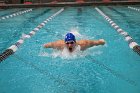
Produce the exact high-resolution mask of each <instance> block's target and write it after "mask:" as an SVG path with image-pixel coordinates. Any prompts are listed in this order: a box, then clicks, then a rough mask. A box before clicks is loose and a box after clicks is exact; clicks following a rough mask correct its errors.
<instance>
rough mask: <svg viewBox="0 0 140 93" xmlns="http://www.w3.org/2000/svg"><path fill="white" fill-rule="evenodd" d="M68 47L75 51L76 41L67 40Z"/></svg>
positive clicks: (70, 50)
mask: <svg viewBox="0 0 140 93" xmlns="http://www.w3.org/2000/svg"><path fill="white" fill-rule="evenodd" d="M65 44H66V47H67V49H68V50H69V52H73V51H74V48H75V46H76V42H74V41H67V42H65Z"/></svg>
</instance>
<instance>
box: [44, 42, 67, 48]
mask: <svg viewBox="0 0 140 93" xmlns="http://www.w3.org/2000/svg"><path fill="white" fill-rule="evenodd" d="M63 43H64V41H63V40H59V41H56V42H50V43H47V44H44V47H45V48H54V49H61V48H62V47H63Z"/></svg>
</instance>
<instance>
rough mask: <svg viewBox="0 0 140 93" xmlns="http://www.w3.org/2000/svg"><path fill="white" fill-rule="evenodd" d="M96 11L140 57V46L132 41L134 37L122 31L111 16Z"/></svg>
mask: <svg viewBox="0 0 140 93" xmlns="http://www.w3.org/2000/svg"><path fill="white" fill-rule="evenodd" d="M95 9H96V10H97V11H98V12H99V14H101V15H102V16H103V17H104V19H106V20H107V22H108V23H109V24H110V25H111V27H113V28H114V29H115V30H116V31H117V32H118V33H119V34H120V35H122V36H123V37H124V38H125V40H126V41H127V42H128V44H129V47H130V48H131V49H133V51H134V52H137V53H138V55H139V56H140V46H139V45H138V44H137V43H136V42H135V41H134V40H133V39H132V37H131V36H130V35H129V34H128V33H127V32H126V31H124V30H123V29H121V28H120V27H119V26H118V25H117V24H116V23H115V22H114V21H113V20H112V19H111V18H110V17H109V16H107V15H106V14H105V13H103V12H102V11H101V10H100V9H99V8H97V7H95Z"/></svg>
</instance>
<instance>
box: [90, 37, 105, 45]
mask: <svg viewBox="0 0 140 93" xmlns="http://www.w3.org/2000/svg"><path fill="white" fill-rule="evenodd" d="M104 44H105V40H104V39H99V40H89V41H88V45H89V47H92V46H97V45H104Z"/></svg>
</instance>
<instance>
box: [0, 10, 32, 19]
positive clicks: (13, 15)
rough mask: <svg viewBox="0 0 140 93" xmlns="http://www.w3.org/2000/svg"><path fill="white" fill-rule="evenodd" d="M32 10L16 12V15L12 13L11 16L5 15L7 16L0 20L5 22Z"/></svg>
mask: <svg viewBox="0 0 140 93" xmlns="http://www.w3.org/2000/svg"><path fill="white" fill-rule="evenodd" d="M32 10H33V9H28V10H24V11H20V12H17V13H13V14H11V15H7V16H4V17H1V18H0V20H5V19H8V18H12V17H15V16H18V15H22V14H25V13H28V12H31V11H32Z"/></svg>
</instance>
